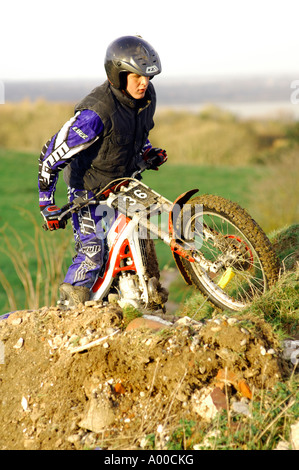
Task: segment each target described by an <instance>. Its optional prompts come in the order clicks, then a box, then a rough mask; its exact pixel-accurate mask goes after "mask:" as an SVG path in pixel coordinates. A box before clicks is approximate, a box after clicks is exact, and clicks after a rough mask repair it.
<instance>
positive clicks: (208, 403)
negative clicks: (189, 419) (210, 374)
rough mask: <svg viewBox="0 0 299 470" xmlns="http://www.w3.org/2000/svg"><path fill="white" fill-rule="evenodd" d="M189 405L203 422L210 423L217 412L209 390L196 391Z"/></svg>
mask: <svg viewBox="0 0 299 470" xmlns="http://www.w3.org/2000/svg"><path fill="white" fill-rule="evenodd" d="M191 403H192V408H193V411H194V412H195V413H197V414H198V415H199V416H201V418H202V419H204V420H205V421H211V420H212V419H213V418H214V417H215V416H216V414H217V412H218V408H217V407H216V405H215V404H214V402H213V399H212V397H211V389H209V388H206V389H202V390H197V391H196V392H195V393H194V394H193V395H192V397H191Z"/></svg>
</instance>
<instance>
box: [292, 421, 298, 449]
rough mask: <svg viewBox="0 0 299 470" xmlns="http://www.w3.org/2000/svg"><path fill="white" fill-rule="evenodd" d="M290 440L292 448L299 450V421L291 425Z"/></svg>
mask: <svg viewBox="0 0 299 470" xmlns="http://www.w3.org/2000/svg"><path fill="white" fill-rule="evenodd" d="M291 442H292V448H293V450H299V421H297V423H295V424H292V426H291Z"/></svg>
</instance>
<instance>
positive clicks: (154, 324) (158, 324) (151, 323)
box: [126, 317, 167, 331]
mask: <svg viewBox="0 0 299 470" xmlns="http://www.w3.org/2000/svg"><path fill="white" fill-rule="evenodd" d="M166 326H167V325H166V324H165V321H163V320H161V321H158V320H157V319H155V320H151V319H149V318H144V317H138V318H134V320H132V321H131V322H130V323H129V324H128V326H127V328H126V331H132V330H136V329H139V328H148V329H150V330H161V329H163V328H165V327H166Z"/></svg>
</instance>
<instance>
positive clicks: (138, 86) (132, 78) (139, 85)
mask: <svg viewBox="0 0 299 470" xmlns="http://www.w3.org/2000/svg"><path fill="white" fill-rule="evenodd" d="M148 83H149V77H143V76H141V75H137V74H136V73H128V76H127V92H128V93H129V94H130V95H131V96H132V97H133V98H135V99H136V100H139V99H141V98H144V95H145V92H146V90H147V87H148Z"/></svg>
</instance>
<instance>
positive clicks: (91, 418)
mask: <svg viewBox="0 0 299 470" xmlns="http://www.w3.org/2000/svg"><path fill="white" fill-rule="evenodd" d="M114 420H115V416H114V413H113V410H112V406H111V404H110V402H109V400H108V399H107V398H106V399H105V398H102V399H98V398H91V400H90V404H89V407H88V410H87V413H86V415H85V417H84V418H83V419H82V420H81V421H80V423H79V426H80V427H81V428H84V429H88V430H89V431H92V432H95V433H98V432H101V431H103V430H104V429H106V428H107V427H108V426H110V424H112V423H113V422H114Z"/></svg>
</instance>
